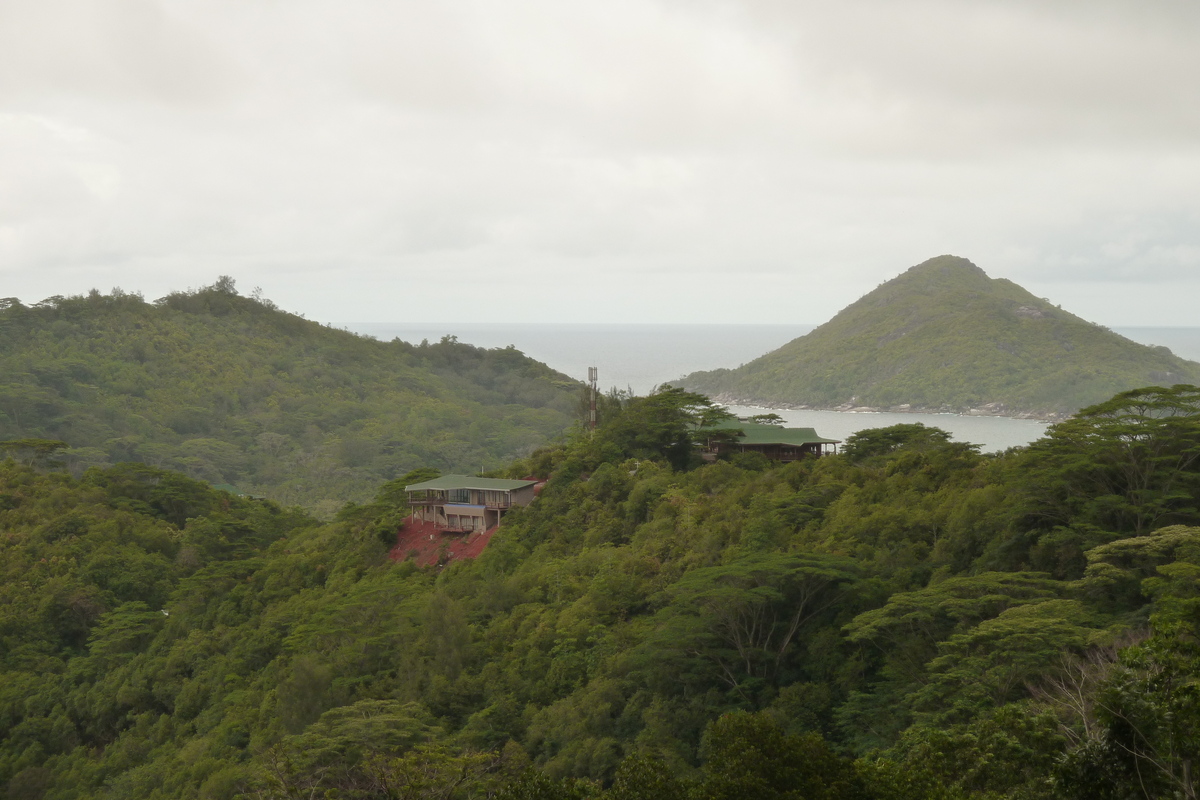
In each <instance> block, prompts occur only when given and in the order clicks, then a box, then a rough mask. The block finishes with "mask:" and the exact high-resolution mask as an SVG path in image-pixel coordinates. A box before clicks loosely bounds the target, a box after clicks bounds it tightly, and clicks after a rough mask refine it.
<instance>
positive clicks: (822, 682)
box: [0, 386, 1200, 800]
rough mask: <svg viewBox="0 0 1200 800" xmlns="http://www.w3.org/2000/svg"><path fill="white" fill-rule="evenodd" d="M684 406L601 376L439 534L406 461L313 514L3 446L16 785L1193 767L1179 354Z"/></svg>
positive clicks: (969, 774) (580, 792)
mask: <svg viewBox="0 0 1200 800" xmlns="http://www.w3.org/2000/svg"><path fill="white" fill-rule="evenodd" d="M707 408H708V406H707V405H706V401H705V400H704V398H702V397H699V396H696V395H693V394H690V393H687V392H682V391H679V390H672V389H667V390H664V391H662V392H659V393H657V394H656V395H653V396H651V397H649V398H629V397H608V398H605V399H604V401H603V402H602V405H601V412H602V417H603V423H602V425H601V427H600V429H599V430H597V431H596V433H595V434H594V435H592V436H588V435H586V434H583V433H578V434H577V435H576V436H575V437H574V438H573V439H571V440H570V441H568V442H566V443H564V444H562V445H556V446H553V447H550V448H545V449H542V450H539V451H537V452H536V453H534V454H532V455H531V456H529V457H528V458H527V459H524V460H521V461H518V462H514V463H513V464H511V465H510V466H509V468H508V470H507V473H508V474H510V475H525V474H531V473H533V474H538V475H540V476H541V477H545V478H547V479H548V481H547V484H546V486H545V489H544V491H543V492H542V494H541V495H540V497H539V498H538V500H537V501H536V502H535V503H534V504H533V505H531V506H530V507H528V508H524V509H518V510H514V511H513V512H512V514H511V515H510V516H509V517H507V518H506V523H505V525H504V526H503V527H501V529H500V530H499V532H498V533H497V534H496V535H495V537H494V538H493V540H492V544H491V545H490V546H489V547H488V549H487V550H485V551H484V553H483V555H482V556H481V557H480V558H479V559H478V560H476V561H469V562H456V563H452V564H449V565H446V566H444V567H441V568H438V567H431V568H427V569H421V568H417V567H415V566H414V565H412V564H411V563H399V564H396V563H392V562H390V561H389V560H388V549H389V547H390V545H391V544H392V542H393V541H394V539H395V534H396V530H397V527H398V526H399V525H400V524H401V522H402V520H403V518H404V516H405V515H406V513H407V509H406V508H405V507H404V506H403V504H402V503H403V499H402V498H403V496H404V495H403V492H402V491H399V487H402V486H403V485H404V483H405V482H406V481H407V480H409V476H400V477H398V478H397V479H396V480H395V481H393V482H391V483H389V484H386V485H385V486H384V487H383V488H382V490H381V491H380V492H379V494H378V497H377V498H376V500H374V501H372V502H370V503H366V504H361V505H348V506H347V507H345V508H344V509H342V511H341V512H340V514H339V516H338V519H337V520H336V521H334V522H332V523H320V522H318V521H316V520H314V519H311V518H309V517H307V516H305V515H303V514H301V513H299V512H289V511H285V510H282V509H281V508H280V507H279V506H277V505H276V504H274V503H272V502H270V501H256V500H249V499H245V498H235V497H232V496H230V495H228V494H226V493H223V492H219V491H215V490H213V489H212V488H211V487H210V486H208V485H206V484H204V483H201V482H197V481H195V480H192V479H191V478H188V477H187V476H184V475H181V474H179V473H176V472H171V471H167V470H163V469H159V468H155V467H150V466H145V465H135V464H118V465H115V466H110V467H103V468H101V467H95V468H91V469H89V470H87V471H86V472H85V473H84V474H83V475H82V476H81V477H80V478H75V477H72V476H71V475H69V474H67V473H64V472H57V471H54V470H53V469H52V468H50V469H48V468H46V467H44V466H39V465H38V463H36V462H37V458H36V453H34V454H33V455H31V456H30V457H29V458H27V459H25V460H24V461H22V460H18V459H17V458H9V459H8V460H6V461H3V462H0V570H3V575H2V576H0V593H2V594H3V598H2V602H0V785H2V786H3V791H4V792H5V793H6V794H5V796H6V797H11V798H35V799H40V798H47V799H53V800H60V799H61V800H67V799H68V798H84V797H87V798H232V797H240V796H248V797H261V798H284V797H320V796H326V797H343V798H381V797H394V798H401V797H403V798H418V797H421V798H425V797H429V798H433V797H438V798H482V797H491V796H495V797H501V798H514V799H515V798H551V799H553V798H561V799H566V798H601V797H602V798H604V799H605V800H625V799H631V800H632V799H634V798H646V799H648V798H654V799H655V800H659V799H660V798H667V799H668V800H670V798H680V799H681V800H682V798H688V799H689V800H699V799H700V798H729V799H730V800H732V798H748V797H754V798H799V797H803V798H829V800H834V798H838V799H839V800H840V799H841V798H862V799H863V800H868V799H874V800H901V798H914V799H920V800H935V799H936V800H944V799H946V798H974V799H977V800H985V799H987V800H994V799H997V798H1001V797H1005V798H1027V799H1028V800H1041V799H1045V800H1049V799H1050V798H1072V799H1076V798H1077V799H1078V800H1083V798H1113V799H1114V800H1116V798H1175V797H1194V796H1195V791H1196V786H1195V777H1194V776H1195V759H1196V757H1197V752H1200V685H1198V684H1197V682H1196V680H1195V676H1196V675H1197V674H1200V508H1198V506H1200V503H1198V502H1197V499H1198V494H1200V469H1198V468H1197V467H1198V463H1197V454H1198V452H1200V389H1197V388H1196V387H1190V386H1176V387H1171V388H1166V387H1154V388H1148V389H1143V390H1138V391H1135V392H1129V393H1125V394H1122V395H1119V396H1117V397H1114V398H1113V399H1112V400H1110V401H1108V402H1106V403H1104V404H1101V405H1098V406H1095V407H1093V408H1090V409H1087V410H1085V411H1084V412H1082V413H1081V414H1079V415H1078V416H1077V417H1076V418H1075V419H1073V420H1071V421H1070V422H1067V423H1062V424H1059V425H1056V426H1053V427H1052V428H1051V429H1050V431H1049V433H1048V435H1047V436H1046V437H1045V438H1044V439H1043V440H1040V441H1039V442H1037V443H1035V444H1034V445H1033V446H1031V447H1029V448H1022V449H1018V450H1013V451H1010V452H1007V453H1003V454H996V455H981V454H980V453H979V452H978V448H976V447H973V446H971V445H965V444H961V443H955V442H951V441H949V439H948V437H947V436H945V435H944V434H943V433H942V432H940V431H937V430H936V429H930V428H925V427H923V426H915V425H905V426H896V427H894V428H890V429H882V430H877V431H866V432H863V433H861V434H858V435H856V436H855V437H854V438H852V439H851V440H850V441H848V442H847V445H848V446H847V453H845V454H842V455H836V456H826V457H822V458H820V459H810V460H805V461H800V462H795V463H790V464H783V465H781V464H777V463H772V462H768V461H767V460H766V459H764V458H762V457H761V456H759V455H757V454H746V455H738V456H735V457H733V458H732V459H731V460H728V461H719V462H717V463H712V464H702V463H700V462H699V460H698V459H688V458H684V457H683V455H682V453H683V452H685V451H684V450H682V449H681V448H680V441H683V440H686V439H687V438H688V437H689V436H690V435H692V433H691V432H692V431H694V430H695V426H694V424H692V423H694V422H695V421H696V420H697V419H702V418H703V417H704V416H705V414H706V413H707ZM647 432H649V433H647ZM31 452H32V451H31ZM27 461H33V462H34V463H33V464H32V465H31V464H30V463H25V462H27Z"/></svg>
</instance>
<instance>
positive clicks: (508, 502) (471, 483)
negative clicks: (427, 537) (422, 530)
mask: <svg viewBox="0 0 1200 800" xmlns="http://www.w3.org/2000/svg"><path fill="white" fill-rule="evenodd" d="M535 486H537V481H533V480H522V481H514V480H504V479H501V478H474V477H471V476H470V475H443V476H441V477H440V478H434V479H433V480H429V481H422V482H421V483H413V484H410V485H408V486H405V487H404V491H406V492H408V504H409V505H410V506H412V510H413V519H415V520H417V521H419V522H423V523H428V524H432V525H434V526H436V528H437V529H438V530H439V531H443V532H447V533H472V532H475V531H485V530H487V529H488V528H491V527H493V526H494V525H499V524H500V520H501V519H502V518H503V517H504V515H505V514H506V513H507V512H508V510H509V509H511V508H513V507H514V506H527V505H529V504H530V503H531V502H533V498H534V487H535Z"/></svg>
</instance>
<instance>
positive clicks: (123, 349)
mask: <svg viewBox="0 0 1200 800" xmlns="http://www.w3.org/2000/svg"><path fill="white" fill-rule="evenodd" d="M577 394H578V384H577V383H575V382H574V381H572V380H571V379H569V378H568V377H567V376H565V375H561V374H559V373H556V372H554V371H553V370H551V369H550V368H548V367H546V366H545V365H543V364H540V363H538V362H535V361H533V360H532V359H529V358H526V357H525V356H524V355H522V354H521V353H520V352H518V351H516V350H514V349H511V348H509V349H495V350H484V349H480V348H476V347H471V346H469V345H466V344H461V343H458V342H457V341H454V340H452V339H449V338H448V339H445V340H443V341H441V342H439V343H436V344H426V343H422V344H420V345H415V346H414V345H411V344H407V343H405V342H401V341H399V340H397V341H393V342H387V343H385V342H380V341H376V340H374V339H370V338H366V337H362V336H357V335H355V334H351V333H348V332H346V331H341V330H335V329H331V328H328V327H323V326H321V325H319V324H317V323H315V322H310V321H308V320H305V319H303V318H301V317H299V316H296V315H294V314H288V313H285V312H283V311H280V310H279V309H277V308H275V306H274V305H273V304H272V303H270V302H269V301H263V300H260V299H255V298H249V297H241V296H239V295H238V294H237V292H236V290H235V289H234V284H233V281H231V280H229V279H222V280H221V281H218V282H217V284H215V285H213V286H210V287H208V288H205V289H202V290H200V291H195V292H177V293H174V294H170V295H168V296H166V297H164V298H162V299H161V300H159V301H157V302H155V303H147V302H145V301H143V300H142V299H141V297H139V296H136V295H129V294H125V293H122V292H120V291H114V292H113V293H112V294H109V295H102V294H100V293H98V292H92V293H91V294H90V295H88V296H87V297H69V298H63V297H54V298H50V299H49V300H46V301H44V302H42V303H38V304H36V305H34V306H25V305H22V304H21V303H19V302H18V301H16V300H15V299H13V298H9V299H7V300H0V441H3V440H18V439H43V440H61V441H62V442H65V443H66V445H67V446H68V449H66V450H64V451H62V452H61V453H60V456H61V457H62V458H63V459H64V462H65V464H66V465H67V466H69V467H71V468H72V469H73V470H74V471H75V473H76V474H78V473H79V472H80V471H82V470H83V469H85V468H86V467H88V466H104V465H107V464H112V463H117V462H126V461H130V462H133V461H136V462H143V463H146V464H150V465H154V466H159V467H166V468H170V469H175V470H179V471H181V472H184V473H186V474H187V475H190V476H191V477H193V478H197V479H200V480H205V481H210V482H212V483H216V484H234V485H236V486H238V487H239V488H241V489H242V490H244V491H248V492H251V493H255V494H262V495H266V496H268V497H271V498H273V499H276V500H278V501H280V502H283V503H285V504H300V505H304V506H306V507H309V508H317V509H321V510H324V511H326V512H332V511H333V510H336V509H337V508H339V507H340V506H341V505H342V504H343V503H344V502H346V501H347V500H359V501H362V500H366V499H369V498H370V497H371V495H372V493H373V491H374V489H375V488H376V487H378V486H379V484H381V483H382V482H384V481H386V480H390V479H392V478H394V477H396V476H397V475H400V474H403V473H404V472H407V471H408V470H411V469H413V468H414V467H416V466H419V465H425V466H432V467H437V468H440V469H444V470H448V471H449V470H459V471H475V470H479V469H480V468H481V467H483V468H488V469H494V468H497V467H499V466H501V465H503V464H505V463H507V462H508V461H510V460H512V459H513V458H515V457H517V456H520V455H522V454H525V453H528V452H530V451H531V450H533V449H534V448H535V447H537V446H538V445H541V444H543V443H545V442H546V441H547V440H549V439H550V438H552V437H554V436H557V435H560V434H561V433H562V432H563V431H564V430H565V429H566V428H567V427H568V426H569V425H570V424H571V422H572V420H573V415H574V412H575V402H576V398H577Z"/></svg>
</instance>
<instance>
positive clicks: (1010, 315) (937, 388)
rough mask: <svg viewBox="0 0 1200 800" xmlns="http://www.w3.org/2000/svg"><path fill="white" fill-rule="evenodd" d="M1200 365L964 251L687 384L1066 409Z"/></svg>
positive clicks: (723, 392)
mask: <svg viewBox="0 0 1200 800" xmlns="http://www.w3.org/2000/svg"><path fill="white" fill-rule="evenodd" d="M1198 381H1200V364H1197V363H1195V362H1193V361H1187V360H1185V359H1182V358H1179V357H1178V356H1176V355H1174V354H1173V353H1171V351H1170V350H1168V349H1167V348H1165V347H1147V346H1145V345H1141V344H1137V343H1135V342H1132V341H1130V340H1129V339H1126V338H1124V337H1123V336H1120V335H1118V334H1115V333H1113V332H1112V331H1110V330H1108V329H1107V328H1104V327H1101V326H1099V325H1094V324H1092V323H1090V322H1087V321H1085V320H1083V319H1080V318H1079V317H1077V316H1075V315H1073V314H1071V313H1069V312H1067V311H1064V310H1062V308H1061V307H1060V306H1056V305H1054V304H1052V303H1051V302H1050V301H1049V300H1046V299H1044V298H1040V297H1035V296H1033V295H1032V294H1030V293H1029V292H1027V291H1026V290H1025V289H1022V288H1021V287H1020V286H1018V285H1016V284H1015V283H1012V282H1011V281H1007V280H1003V279H998V278H997V279H993V278H989V277H988V276H987V275H986V274H985V273H984V271H983V270H981V269H980V268H979V267H977V266H975V265H974V264H972V263H971V262H970V261H967V260H966V259H965V258H958V257H955V256H939V257H937V258H933V259H930V260H929V261H926V262H924V263H922V264H918V265H917V266H915V267H912V268H911V269H909V270H908V271H907V272H905V273H903V274H902V275H900V276H898V277H896V278H893V279H892V280H890V281H888V282H886V283H884V284H883V285H881V286H879V287H878V288H877V289H875V290H874V291H872V292H870V293H868V294H867V295H865V296H863V297H862V298H860V299H859V300H857V301H856V302H854V303H852V304H851V305H849V306H847V307H846V308H844V309H842V311H840V312H839V313H838V314H837V315H836V316H834V318H833V319H831V320H830V321H829V322H827V323H825V324H824V325H822V326H820V327H819V328H817V329H816V330H814V331H812V332H811V333H809V334H808V335H806V336H802V337H800V338H799V339H796V340H794V341H792V342H789V343H788V344H786V345H784V346H783V347H781V348H779V349H778V350H775V351H773V352H770V353H767V354H766V355H764V356H761V357H759V358H756V359H754V360H753V361H751V362H749V363H747V364H744V365H742V366H741V367H738V368H736V369H718V370H713V371H711V372H697V373H695V374H692V375H689V376H688V377H686V378H684V379H683V381H681V385H683V386H686V387H687V388H689V389H693V390H695V391H700V392H705V393H707V394H709V395H713V396H720V397H722V398H723V399H729V400H737V401H741V402H749V403H768V404H785V405H808V406H816V407H827V408H835V407H838V406H842V405H849V406H871V407H877V408H896V407H899V406H905V407H917V408H925V409H932V410H941V411H967V410H969V409H973V408H974V409H978V408H984V407H986V409H987V410H988V411H991V412H992V413H1002V414H1008V415H1015V414H1018V413H1031V414H1034V415H1037V416H1042V417H1046V418H1061V417H1062V416H1064V415H1066V414H1071V413H1074V412H1075V411H1077V410H1078V409H1080V408H1083V407H1084V406H1089V405H1092V404H1094V403H1098V402H1101V401H1103V400H1104V399H1106V398H1108V397H1110V396H1111V395H1113V394H1115V393H1116V392H1120V391H1126V390H1129V389H1134V388H1137V387H1139V386H1146V385H1151V384H1168V385H1169V384H1175V383H1196V382H1198Z"/></svg>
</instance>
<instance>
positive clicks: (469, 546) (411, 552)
mask: <svg viewBox="0 0 1200 800" xmlns="http://www.w3.org/2000/svg"><path fill="white" fill-rule="evenodd" d="M495 532H496V526H495V525H493V526H492V527H490V528H488V529H487V530H484V531H476V532H473V533H447V532H445V531H441V530H439V529H438V526H437V525H435V524H434V523H432V522H421V521H420V520H418V519H414V518H413V517H406V518H405V520H404V524H402V525H401V526H400V530H399V532H398V533H397V534H396V544H395V546H394V547H392V550H391V553H390V554H389V557H390V558H391V559H392V560H393V561H405V560H407V559H409V558H411V559H412V560H413V561H415V562H416V564H417V566H421V567H429V566H433V565H434V564H446V563H449V562H451V561H461V560H463V559H465V558H477V557H478V556H479V554H480V553H482V552H483V548H485V547H487V544H488V542H489V541H491V539H492V534H494V533H495Z"/></svg>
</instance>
